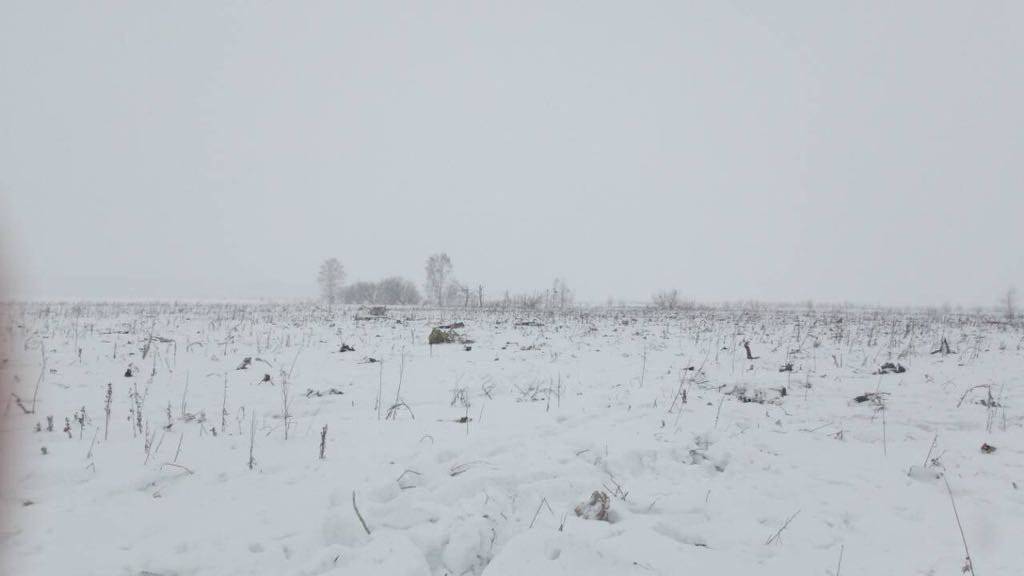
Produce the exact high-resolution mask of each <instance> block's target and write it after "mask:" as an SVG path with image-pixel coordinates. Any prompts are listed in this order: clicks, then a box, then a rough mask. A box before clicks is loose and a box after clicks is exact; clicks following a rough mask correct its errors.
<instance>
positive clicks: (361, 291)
mask: <svg viewBox="0 0 1024 576" xmlns="http://www.w3.org/2000/svg"><path fill="white" fill-rule="evenodd" d="M340 294H341V299H342V301H344V302H345V303H346V304H376V303H377V284H375V283H373V282H353V283H352V285H351V286H346V287H345V288H344V289H342V290H341V291H340Z"/></svg>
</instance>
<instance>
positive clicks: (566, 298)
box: [548, 278, 573, 308]
mask: <svg viewBox="0 0 1024 576" xmlns="http://www.w3.org/2000/svg"><path fill="white" fill-rule="evenodd" d="M572 298H573V294H572V290H571V289H570V288H569V286H568V285H566V283H565V279H563V278H555V281H554V282H553V283H552V285H551V293H550V297H549V302H548V307H550V308H565V307H566V306H572Z"/></svg>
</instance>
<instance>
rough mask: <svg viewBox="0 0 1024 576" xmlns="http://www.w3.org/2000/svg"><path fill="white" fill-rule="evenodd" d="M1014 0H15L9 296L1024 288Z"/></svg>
mask: <svg viewBox="0 0 1024 576" xmlns="http://www.w3.org/2000/svg"><path fill="white" fill-rule="evenodd" d="M1022 21H1024V5H1022V4H1020V3H1014V2H984V3H968V2H923V1H910V2H898V3H891V2H868V3H863V4H858V5H854V4H850V3H837V4H828V3H821V2H811V1H806V2H781V3H772V4H771V5H767V4H764V3H756V2H749V3H746V2H728V3H725V2H707V3H696V2H657V3H653V2H652V3H643V4H637V3H614V2H591V3H580V2H558V3H550V2H525V3H524V2H488V3H479V2H473V3H470V2H441V3H429V4H426V3H412V2H369V3H356V2H323V3H321V2H310V3H302V4H301V5H300V4H298V3H269V4H260V5H256V4H253V3H237V2H223V3H208V2H198V1H188V2H180V3H174V4H173V5H168V4H158V3H139V2H99V3H97V2H59V3H43V2H34V1H10V2H5V3H4V6H3V7H2V8H0V71H2V74H0V214H2V215H0V226H2V229H3V233H2V235H0V242H2V244H0V250H2V252H0V256H2V257H3V260H5V261H6V262H7V263H8V264H9V265H10V266H12V267H13V268H12V270H13V275H14V286H13V294H14V295H15V296H16V297H28V298H183V299H206V298H292V297H304V296H310V297H311V296H315V295H316V293H317V287H316V283H315V277H316V271H317V268H318V266H319V264H320V262H321V261H322V260H323V259H324V258H327V257H331V256H335V257H337V258H339V259H340V260H341V261H342V262H343V263H344V265H345V267H346V269H347V272H348V277H349V280H350V281H351V280H358V279H365V280H375V279H379V278H381V277H383V276H386V275H393V274H398V275H402V276H406V277H409V278H410V279H412V280H414V281H415V282H416V283H417V284H422V282H423V264H424V260H425V259H426V258H427V256H428V255H429V254H432V253H435V252H439V251H446V252H447V253H448V254H450V255H451V257H452V259H453V261H454V272H455V277H456V278H458V279H460V280H462V281H464V282H466V283H468V284H470V285H473V286H475V285H477V284H482V285H483V286H484V287H485V289H486V290H487V293H488V294H489V295H490V296H492V297H493V296H497V295H499V294H501V293H504V291H505V290H506V289H507V290H510V291H512V292H514V293H515V292H528V291H533V290H542V289H544V288H546V287H548V286H549V285H550V284H551V281H552V280H553V279H554V278H556V277H561V278H564V279H565V280H566V281H567V282H568V284H569V286H571V287H572V288H573V289H574V290H575V291H576V293H577V297H578V298H579V299H580V300H584V301H592V302H600V301H603V300H605V299H606V298H608V297H609V296H613V297H616V298H620V299H627V300H635V301H643V300H646V299H648V298H649V297H650V295H651V294H652V293H653V292H656V291H659V290H663V289H668V288H678V289H679V290H680V293H681V294H682V295H683V296H684V297H687V298H693V299H697V300H708V301H726V300H748V299H756V300H766V301H803V300H814V301H830V302H839V301H854V302H862V303H881V304H897V305H903V304H915V305H935V304H942V303H954V304H956V303H959V304H964V305H983V306H993V305H996V304H997V301H998V298H999V297H1000V295H1001V294H1003V293H1005V292H1006V290H1007V288H1008V287H1010V286H1013V285H1016V286H1017V287H1019V288H1021V289H1024V255H1022V253H1024V251H1022V246H1024V231H1022V226H1021V220H1022V217H1024V197H1022V194H1021V191H1022V185H1024V162H1022V159H1024V111H1022V106H1021V102H1024V57H1022V56H1024V39H1022V36H1021V35H1020V33H1019V23H1020V22H1022Z"/></svg>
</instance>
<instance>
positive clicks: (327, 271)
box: [316, 258, 345, 306]
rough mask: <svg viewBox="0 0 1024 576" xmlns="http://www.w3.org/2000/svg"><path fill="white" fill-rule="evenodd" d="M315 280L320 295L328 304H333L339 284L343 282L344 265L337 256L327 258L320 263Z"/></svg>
mask: <svg viewBox="0 0 1024 576" xmlns="http://www.w3.org/2000/svg"><path fill="white" fill-rule="evenodd" d="M316 281H317V283H318V284H320V295H321V296H322V297H323V299H324V300H326V301H327V305H328V306H334V302H335V301H336V300H337V299H338V296H339V292H340V290H341V285H342V284H344V283H345V267H344V266H342V265H341V262H339V261H338V259H337V258H328V259H327V260H324V262H323V264H321V265H320V273H319V274H317V277H316Z"/></svg>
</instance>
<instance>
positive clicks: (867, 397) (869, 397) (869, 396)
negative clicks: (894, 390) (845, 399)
mask: <svg viewBox="0 0 1024 576" xmlns="http://www.w3.org/2000/svg"><path fill="white" fill-rule="evenodd" d="M888 395H889V393H888V392H865V393H863V394H861V395H860V396H857V397H855V398H854V399H853V401H854V402H857V403H858V404H860V403H863V402H871V403H872V404H875V405H877V406H881V405H882V402H883V401H884V396H888Z"/></svg>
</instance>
